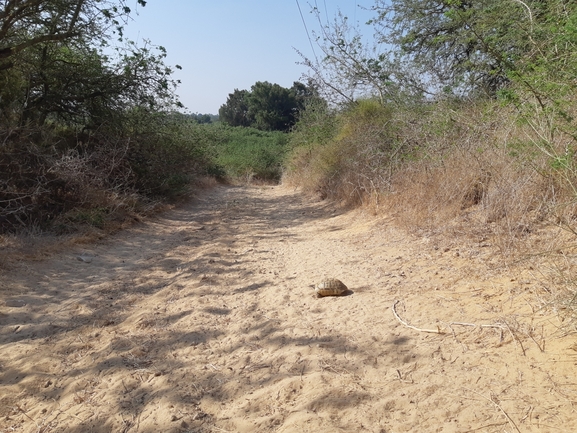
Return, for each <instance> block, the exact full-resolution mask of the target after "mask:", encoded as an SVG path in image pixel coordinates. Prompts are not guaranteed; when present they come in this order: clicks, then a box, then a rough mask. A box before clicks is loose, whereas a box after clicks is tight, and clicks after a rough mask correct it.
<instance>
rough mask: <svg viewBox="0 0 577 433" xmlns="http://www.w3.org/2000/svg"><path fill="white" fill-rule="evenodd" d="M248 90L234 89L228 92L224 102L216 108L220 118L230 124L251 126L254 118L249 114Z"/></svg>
mask: <svg viewBox="0 0 577 433" xmlns="http://www.w3.org/2000/svg"><path fill="white" fill-rule="evenodd" d="M249 93H250V92H249V91H248V90H238V89H234V92H233V93H229V95H228V98H227V99H226V104H224V105H222V106H221V107H220V109H219V110H218V115H219V117H220V119H221V120H222V121H223V122H225V123H227V124H229V125H230V126H251V125H252V124H253V122H254V118H253V117H251V115H250V114H249V101H248V96H249Z"/></svg>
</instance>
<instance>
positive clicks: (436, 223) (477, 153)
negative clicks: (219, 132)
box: [285, 101, 577, 254]
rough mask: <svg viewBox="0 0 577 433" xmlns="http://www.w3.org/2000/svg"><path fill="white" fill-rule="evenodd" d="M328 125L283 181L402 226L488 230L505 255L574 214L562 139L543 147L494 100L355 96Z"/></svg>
mask: <svg viewBox="0 0 577 433" xmlns="http://www.w3.org/2000/svg"><path fill="white" fill-rule="evenodd" d="M335 125H336V133H335V134H333V136H332V137H331V138H330V139H328V140H326V141H325V142H324V143H322V144H318V143H317V144H316V145H315V144H314V143H313V144H312V145H308V146H303V145H301V146H296V147H295V149H294V150H293V152H292V154H291V159H290V160H289V167H288V169H287V175H286V176H285V180H286V181H287V182H291V183H292V184H293V185H294V186H300V187H302V188H303V190H305V191H308V192H315V193H317V194H318V195H319V196H320V197H321V198H329V199H333V200H336V201H339V202H341V203H346V204H351V205H370V206H372V207H373V208H374V209H375V210H377V211H378V212H386V213H388V214H394V215H395V216H396V221H397V222H398V223H399V224H401V225H403V226H404V227H405V228H407V229H410V230H428V231H434V232H446V231H450V234H451V235H455V234H462V235H464V236H469V237H470V236H473V237H475V238H479V237H481V238H483V237H487V236H492V237H493V238H494V242H495V243H496V244H497V245H498V246H499V247H500V249H501V250H502V251H503V252H504V253H508V254H509V253H511V252H512V251H514V250H515V249H516V248H518V247H519V246H520V245H521V244H522V243H523V242H520V240H522V239H525V238H527V237H528V235H530V234H531V233H533V232H534V231H535V230H536V229H537V228H539V227H540V226H542V225H544V224H547V223H551V222H554V223H559V222H562V223H564V224H565V225H566V226H571V223H572V222H573V221H574V219H575V218H576V216H577V214H576V206H575V204H576V200H575V196H576V193H575V191H576V189H575V187H574V185H577V182H576V180H577V169H575V168H574V167H573V165H571V164H572V163H571V164H570V163H569V162H570V159H569V158H567V157H565V155H567V152H566V149H567V148H568V143H567V142H566V140H565V139H564V138H563V136H561V135H558V136H557V137H556V139H555V141H553V142H549V143H547V147H546V149H545V148H544V146H545V145H544V144H541V141H540V140H541V139H542V135H543V134H540V133H539V132H538V131H535V128H534V127H531V126H530V125H528V124H527V123H523V122H520V121H519V115H518V113H517V112H516V111H514V110H513V109H511V108H508V107H503V106H501V105H499V104H498V103H496V102H494V101H476V102H474V103H472V102H469V103H466V102H451V101H441V102H436V103H431V104H423V105H421V106H416V107H415V106H414V107H406V108H403V109H395V110H391V109H390V108H387V107H380V106H378V104H376V103H375V102H374V101H361V102H360V103H359V104H358V105H357V106H356V107H354V108H352V109H351V110H349V111H348V112H346V113H344V114H340V115H339V121H338V123H336V124H335ZM303 141H304V140H303ZM552 155H553V156H552Z"/></svg>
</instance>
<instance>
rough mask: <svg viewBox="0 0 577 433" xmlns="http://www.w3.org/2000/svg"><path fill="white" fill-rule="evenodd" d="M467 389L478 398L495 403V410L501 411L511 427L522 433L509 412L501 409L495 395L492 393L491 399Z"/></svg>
mask: <svg viewBox="0 0 577 433" xmlns="http://www.w3.org/2000/svg"><path fill="white" fill-rule="evenodd" d="M465 389H467V390H468V391H471V392H472V393H474V394H477V395H478V396H480V397H483V398H484V399H485V400H489V401H490V402H491V403H493V405H495V408H497V409H499V410H500V411H501V413H502V414H503V415H505V418H507V421H508V422H509V425H510V426H511V427H514V428H515V430H517V432H518V433H521V430H519V427H517V424H515V421H513V418H511V417H510V416H509V414H508V413H507V412H505V410H504V409H503V408H502V407H501V405H500V404H499V403H498V402H497V401H495V397H494V396H493V393H491V398H489V397H485V396H484V395H483V394H481V393H480V392H477V391H473V390H472V389H468V388H465Z"/></svg>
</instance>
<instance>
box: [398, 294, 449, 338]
mask: <svg viewBox="0 0 577 433" xmlns="http://www.w3.org/2000/svg"><path fill="white" fill-rule="evenodd" d="M399 302H400V301H398V300H397V301H395V303H394V304H393V306H392V308H391V309H392V310H393V314H394V315H395V318H396V319H397V320H398V321H399V322H400V323H401V325H403V326H405V327H407V328H410V329H414V330H415V331H419V332H430V333H432V334H444V332H443V331H441V328H437V329H422V328H417V327H416V326H412V325H409V324H408V323H407V322H405V321H404V320H403V319H401V317H400V316H399V315H398V314H397V310H396V306H397V304H398V303H399Z"/></svg>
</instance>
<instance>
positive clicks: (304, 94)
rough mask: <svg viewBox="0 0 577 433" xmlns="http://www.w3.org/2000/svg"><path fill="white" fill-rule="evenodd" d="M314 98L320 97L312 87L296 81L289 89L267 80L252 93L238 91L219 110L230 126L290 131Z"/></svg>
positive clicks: (261, 82) (257, 85) (224, 120)
mask: <svg viewBox="0 0 577 433" xmlns="http://www.w3.org/2000/svg"><path fill="white" fill-rule="evenodd" d="M311 98H319V96H318V92H317V91H316V89H315V88H314V86H312V85H309V86H307V85H305V84H303V83H300V82H295V83H294V84H293V86H292V87H291V88H289V89H287V88H285V87H282V86H280V85H278V84H272V83H269V82H267V81H259V82H257V83H255V84H254V85H253V86H252V87H251V89H250V91H248V90H238V89H235V91H234V93H230V94H229V95H228V98H227V101H226V104H224V105H222V106H221V107H220V109H219V111H218V113H219V116H220V120H222V121H223V122H225V123H227V124H228V125H230V126H245V127H247V126H251V127H254V128H257V129H261V130H264V131H285V132H286V131H289V130H290V129H291V128H292V126H293V125H294V124H295V122H296V119H297V117H298V113H299V112H300V111H301V110H303V109H304V107H305V105H306V103H307V101H308V100H309V99H311Z"/></svg>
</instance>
